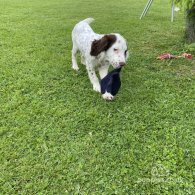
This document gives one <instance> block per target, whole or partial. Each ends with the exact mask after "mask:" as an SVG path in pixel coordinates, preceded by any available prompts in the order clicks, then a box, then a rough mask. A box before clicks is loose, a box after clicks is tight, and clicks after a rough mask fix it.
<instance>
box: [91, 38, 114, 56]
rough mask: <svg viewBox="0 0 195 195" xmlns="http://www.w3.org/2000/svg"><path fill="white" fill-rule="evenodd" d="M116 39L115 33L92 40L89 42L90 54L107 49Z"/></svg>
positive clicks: (93, 54)
mask: <svg viewBox="0 0 195 195" xmlns="http://www.w3.org/2000/svg"><path fill="white" fill-rule="evenodd" d="M115 41H116V36H115V35H104V36H103V37H102V38H101V39H99V40H94V41H93V42H92V44H91V52H90V54H91V55H92V56H97V55H99V54H100V53H101V52H102V51H107V50H108V49H109V48H110V47H111V46H112V45H113V44H114V43H115Z"/></svg>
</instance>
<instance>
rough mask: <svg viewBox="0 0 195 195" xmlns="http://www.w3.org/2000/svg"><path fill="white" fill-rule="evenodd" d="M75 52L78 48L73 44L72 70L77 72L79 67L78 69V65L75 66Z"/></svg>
mask: <svg viewBox="0 0 195 195" xmlns="http://www.w3.org/2000/svg"><path fill="white" fill-rule="evenodd" d="M77 52H78V48H77V47H76V45H75V44H74V43H73V47H72V68H73V69H74V70H79V67H78V64H77V58H76V55H77Z"/></svg>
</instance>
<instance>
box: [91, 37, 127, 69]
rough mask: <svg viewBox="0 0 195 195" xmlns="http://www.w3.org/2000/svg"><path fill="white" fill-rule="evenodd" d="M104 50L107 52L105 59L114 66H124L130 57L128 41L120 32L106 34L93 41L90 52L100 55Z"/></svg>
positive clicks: (93, 54)
mask: <svg viewBox="0 0 195 195" xmlns="http://www.w3.org/2000/svg"><path fill="white" fill-rule="evenodd" d="M102 52H104V53H105V57H104V59H105V60H106V61H108V63H110V64H111V65H112V66H113V67H114V68H119V67H122V66H124V65H125V64H126V60H127V58H128V48H127V42H126V40H125V39H124V38H123V37H122V36H121V35H120V34H109V35H104V36H103V37H102V38H101V39H99V40H95V41H93V42H92V45H91V53H90V54H91V55H92V56H98V55H100V54H101V53H102Z"/></svg>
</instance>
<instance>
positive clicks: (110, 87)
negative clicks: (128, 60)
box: [100, 66, 121, 96]
mask: <svg viewBox="0 0 195 195" xmlns="http://www.w3.org/2000/svg"><path fill="white" fill-rule="evenodd" d="M120 71H121V66H120V67H119V68H115V69H114V70H112V71H111V72H109V73H108V74H107V75H106V76H105V77H104V78H103V79H102V80H101V81H100V86H101V93H102V94H105V93H107V94H108V93H109V94H111V95H112V96H115V95H116V94H117V93H118V91H119V89H120V87H121V80H120Z"/></svg>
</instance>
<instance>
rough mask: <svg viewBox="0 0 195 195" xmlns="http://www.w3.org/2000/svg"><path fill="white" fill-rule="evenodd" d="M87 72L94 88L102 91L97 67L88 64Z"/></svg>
mask: <svg viewBox="0 0 195 195" xmlns="http://www.w3.org/2000/svg"><path fill="white" fill-rule="evenodd" d="M87 72H88V75H89V79H90V81H91V83H92V85H93V90H94V91H97V92H100V83H99V79H98V78H97V76H96V73H95V69H94V68H93V67H91V66H87Z"/></svg>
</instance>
